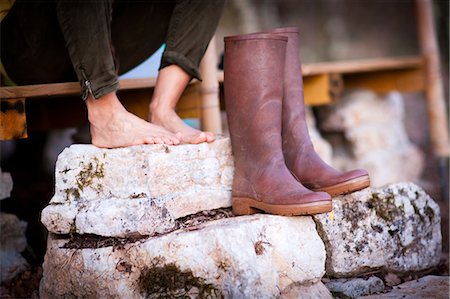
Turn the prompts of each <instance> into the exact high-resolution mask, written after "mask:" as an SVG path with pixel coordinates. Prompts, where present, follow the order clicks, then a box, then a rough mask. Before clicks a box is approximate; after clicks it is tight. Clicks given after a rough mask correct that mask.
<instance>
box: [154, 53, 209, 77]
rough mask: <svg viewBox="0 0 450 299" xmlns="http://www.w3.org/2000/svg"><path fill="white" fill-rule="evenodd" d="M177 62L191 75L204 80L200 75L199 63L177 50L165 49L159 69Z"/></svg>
mask: <svg viewBox="0 0 450 299" xmlns="http://www.w3.org/2000/svg"><path fill="white" fill-rule="evenodd" d="M172 64H176V65H178V66H179V67H180V68H182V69H183V70H184V71H185V72H186V73H188V74H189V75H190V76H191V77H193V78H195V79H198V80H200V81H201V80H202V78H201V76H200V72H199V70H198V67H197V64H196V63H194V62H193V61H192V60H190V59H189V58H187V57H186V56H185V55H183V54H181V53H179V52H175V51H165V52H164V53H163V56H162V59H161V66H160V67H159V69H160V70H161V69H163V68H165V67H166V66H169V65H172Z"/></svg>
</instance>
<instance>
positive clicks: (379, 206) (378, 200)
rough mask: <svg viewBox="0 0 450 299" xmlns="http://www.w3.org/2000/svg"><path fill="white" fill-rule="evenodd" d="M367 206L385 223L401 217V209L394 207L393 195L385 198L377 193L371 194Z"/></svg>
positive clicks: (390, 194)
mask: <svg viewBox="0 0 450 299" xmlns="http://www.w3.org/2000/svg"><path fill="white" fill-rule="evenodd" d="M369 205H370V206H371V207H372V208H373V209H374V210H375V213H376V214H377V215H378V217H380V218H381V219H383V220H385V221H386V222H392V221H394V219H395V218H397V217H398V216H401V215H402V213H403V211H402V207H401V206H400V207H397V206H396V205H395V195H394V194H393V193H389V194H388V195H387V196H380V194H379V193H376V192H375V193H372V197H370V198H369Z"/></svg>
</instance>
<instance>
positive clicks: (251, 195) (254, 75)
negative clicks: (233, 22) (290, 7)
mask: <svg viewBox="0 0 450 299" xmlns="http://www.w3.org/2000/svg"><path fill="white" fill-rule="evenodd" d="M286 42H287V38H286V37H283V36H277V35H274V34H259V35H257V36H255V35H243V36H231V37H226V38H225V57H224V75H225V78H224V88H225V104H226V111H227V117H228V124H229V129H230V135H231V144H232V148H233V155H234V164H235V173H234V180H233V213H234V214H235V215H248V214H253V213H257V212H259V211H264V212H267V213H270V214H277V215H307V214H308V215H310V214H317V213H324V212H330V211H331V197H330V196H329V195H328V194H327V193H325V192H312V191H310V190H308V189H306V188H305V187H303V186H302V185H301V184H299V183H298V181H297V180H296V179H295V178H294V177H293V176H292V174H291V173H290V172H289V169H288V168H287V167H286V164H285V162H284V157H283V152H282V144H281V114H282V98H283V76H284V63H285V53H286Z"/></svg>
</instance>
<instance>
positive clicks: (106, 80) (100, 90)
mask: <svg viewBox="0 0 450 299" xmlns="http://www.w3.org/2000/svg"><path fill="white" fill-rule="evenodd" d="M80 73H81V74H80V75H81V76H80V77H81V78H82V79H81V81H80V85H81V95H82V98H83V100H86V99H87V98H88V96H89V94H92V96H93V97H94V99H98V98H100V97H102V96H104V95H105V94H108V93H110V92H113V91H117V90H118V89H119V80H118V78H117V75H115V74H111V73H110V72H107V73H105V74H102V75H97V76H95V77H93V79H91V78H89V77H88V76H86V74H85V72H84V71H83V70H80Z"/></svg>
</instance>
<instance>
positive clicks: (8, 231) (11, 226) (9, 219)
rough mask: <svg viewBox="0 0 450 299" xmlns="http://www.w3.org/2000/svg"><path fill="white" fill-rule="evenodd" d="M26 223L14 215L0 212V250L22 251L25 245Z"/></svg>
mask: <svg viewBox="0 0 450 299" xmlns="http://www.w3.org/2000/svg"><path fill="white" fill-rule="evenodd" d="M26 229H27V223H26V222H25V221H22V220H19V218H17V216H16V215H13V214H8V213H3V212H0V232H1V234H0V250H12V251H17V252H22V251H23V250H25V247H26V246H27V239H26V237H25V231H26Z"/></svg>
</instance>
